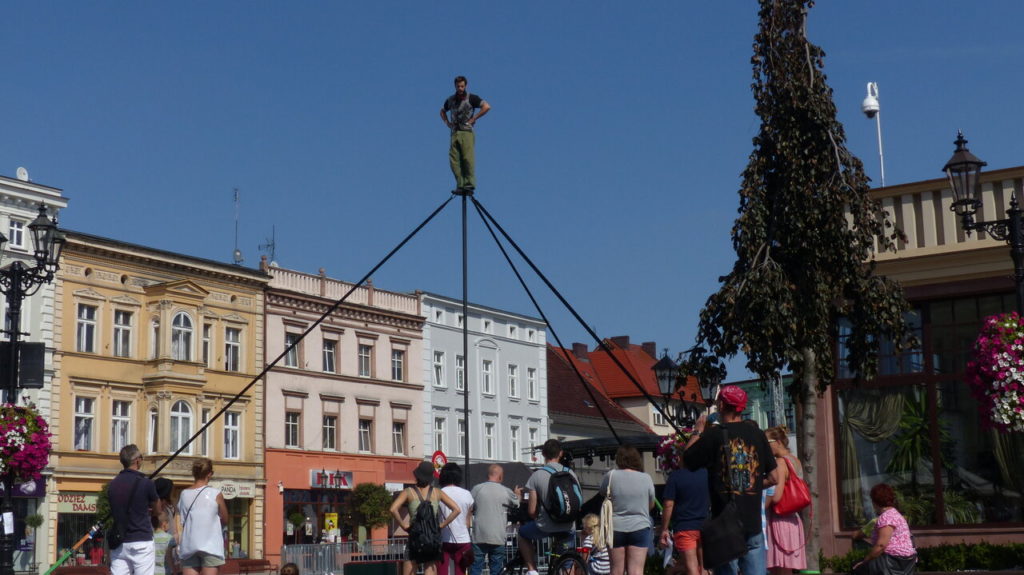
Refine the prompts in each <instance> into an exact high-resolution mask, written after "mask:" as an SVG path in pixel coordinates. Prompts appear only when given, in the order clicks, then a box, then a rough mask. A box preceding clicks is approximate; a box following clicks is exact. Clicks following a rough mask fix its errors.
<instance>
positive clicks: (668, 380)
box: [651, 349, 683, 423]
mask: <svg viewBox="0 0 1024 575" xmlns="http://www.w3.org/2000/svg"><path fill="white" fill-rule="evenodd" d="M651 369H653V370H654V377H655V378H656V379H657V380H658V391H660V392H661V398H662V401H663V402H664V403H663V404H662V407H663V408H664V410H665V415H666V416H667V417H670V418H672V420H673V422H674V423H682V421H680V420H681V419H682V417H681V415H682V411H683V406H682V401H680V405H673V403H672V402H673V400H674V399H675V398H674V396H675V395H676V389H677V388H678V386H679V366H678V365H676V362H674V361H672V358H670V357H669V356H668V349H666V350H665V351H664V352H662V355H661V359H659V360H658V362H657V363H655V364H654V366H653V367H652V368H651ZM679 399H680V400H682V394H680V397H679Z"/></svg>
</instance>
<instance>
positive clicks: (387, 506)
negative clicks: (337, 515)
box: [343, 483, 393, 530]
mask: <svg viewBox="0 0 1024 575" xmlns="http://www.w3.org/2000/svg"><path fill="white" fill-rule="evenodd" d="M392 499H393V498H392V497H391V493H390V492H389V491H388V490H387V489H385V488H384V486H383V485H378V484H376V483H360V484H358V485H356V486H355V487H354V488H353V489H352V494H351V495H350V496H349V498H348V500H347V501H346V502H345V514H344V517H343V520H344V521H345V522H346V523H347V524H348V526H349V527H351V528H352V529H353V530H356V529H358V528H359V527H360V526H362V527H366V529H367V530H370V529H374V528H375V527H382V526H384V525H387V524H388V522H389V521H391V501H392Z"/></svg>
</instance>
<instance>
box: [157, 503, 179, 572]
mask: <svg viewBox="0 0 1024 575" xmlns="http://www.w3.org/2000/svg"><path fill="white" fill-rule="evenodd" d="M174 546H175V541H174V536H173V535H171V534H170V533H168V532H167V520H166V519H162V518H161V517H154V518H153V550H154V553H155V555H156V566H155V569H154V571H153V573H154V574H155V575H175V574H174V571H175V570H174V560H173V557H174Z"/></svg>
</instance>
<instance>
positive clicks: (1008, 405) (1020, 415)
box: [966, 312, 1024, 431]
mask: <svg viewBox="0 0 1024 575" xmlns="http://www.w3.org/2000/svg"><path fill="white" fill-rule="evenodd" d="M966 379H967V385H969V386H970V388H971V393H972V394H973V395H974V397H975V398H976V399H977V400H978V410H979V412H980V413H981V417H982V420H983V421H985V422H987V424H988V425H989V426H991V427H995V428H996V429H999V430H1001V431H1024V318H1022V317H1021V316H1020V315H1018V314H1017V312H1010V313H1004V314H999V315H994V316H990V317H988V318H986V319H985V323H984V324H983V325H982V327H981V331H980V333H978V339H977V340H976V341H975V342H974V354H973V358H972V359H971V361H969V362H968V363H967V372H966Z"/></svg>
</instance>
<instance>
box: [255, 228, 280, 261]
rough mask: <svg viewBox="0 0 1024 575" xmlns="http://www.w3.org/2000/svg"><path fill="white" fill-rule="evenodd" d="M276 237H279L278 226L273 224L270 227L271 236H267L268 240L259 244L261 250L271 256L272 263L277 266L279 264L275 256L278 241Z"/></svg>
mask: <svg viewBox="0 0 1024 575" xmlns="http://www.w3.org/2000/svg"><path fill="white" fill-rule="evenodd" d="M276 237H277V226H271V227H270V237H269V238H267V241H265V242H263V243H262V244H260V245H259V249H260V251H261V252H265V253H266V254H267V256H268V257H269V258H270V265H272V266H276V265H277V258H275V257H274V254H275V253H276V250H277V241H276V240H275V238H276Z"/></svg>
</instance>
